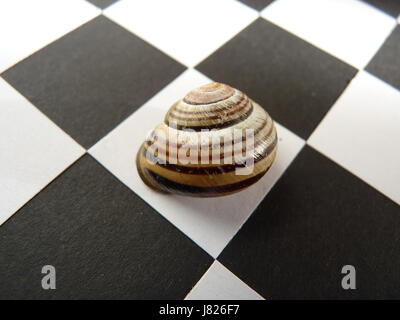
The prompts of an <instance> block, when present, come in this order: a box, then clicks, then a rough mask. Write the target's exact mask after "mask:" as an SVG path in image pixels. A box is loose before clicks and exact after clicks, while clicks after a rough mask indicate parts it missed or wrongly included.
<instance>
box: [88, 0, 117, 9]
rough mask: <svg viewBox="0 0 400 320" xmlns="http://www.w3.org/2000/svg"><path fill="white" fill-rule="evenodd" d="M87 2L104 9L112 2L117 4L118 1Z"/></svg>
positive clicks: (100, 0) (96, 0) (94, 0)
mask: <svg viewBox="0 0 400 320" xmlns="http://www.w3.org/2000/svg"><path fill="white" fill-rule="evenodd" d="M87 1H89V2H91V3H93V4H94V5H95V6H97V7H99V8H100V9H105V8H107V7H108V6H110V5H112V4H113V3H114V2H117V1H118V0H87Z"/></svg>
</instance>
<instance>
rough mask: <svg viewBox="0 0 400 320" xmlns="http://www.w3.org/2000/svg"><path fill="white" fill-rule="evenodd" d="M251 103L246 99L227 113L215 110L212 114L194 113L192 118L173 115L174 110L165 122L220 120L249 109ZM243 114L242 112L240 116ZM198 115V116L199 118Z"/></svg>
mask: <svg viewBox="0 0 400 320" xmlns="http://www.w3.org/2000/svg"><path fill="white" fill-rule="evenodd" d="M251 105H252V104H251V102H250V100H249V99H248V98H247V97H246V98H244V99H243V100H241V102H240V103H239V104H236V105H235V106H236V108H234V107H233V106H232V107H230V108H229V110H230V111H229V112H222V110H216V111H214V112H202V113H196V114H194V117H182V116H179V115H176V114H175V112H174V111H175V110H173V111H172V112H171V113H169V114H168V118H167V121H170V120H169V119H171V118H172V119H176V120H181V121H207V120H218V119H219V120H222V118H225V117H228V116H231V115H235V114H237V113H238V112H242V111H243V110H245V109H246V108H250V107H251ZM243 113H245V112H242V114H243ZM199 115H200V116H199Z"/></svg>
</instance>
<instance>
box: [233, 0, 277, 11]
mask: <svg viewBox="0 0 400 320" xmlns="http://www.w3.org/2000/svg"><path fill="white" fill-rule="evenodd" d="M240 1H241V2H243V3H245V4H247V5H248V6H250V7H252V8H254V9H256V10H258V11H261V10H262V9H264V8H265V7H266V6H267V5H269V4H270V3H272V2H273V1H274V0H240Z"/></svg>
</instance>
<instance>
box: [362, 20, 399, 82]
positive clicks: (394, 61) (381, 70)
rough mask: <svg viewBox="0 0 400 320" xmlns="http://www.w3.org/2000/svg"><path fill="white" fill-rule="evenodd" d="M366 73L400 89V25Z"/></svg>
mask: <svg viewBox="0 0 400 320" xmlns="http://www.w3.org/2000/svg"><path fill="white" fill-rule="evenodd" d="M367 71H369V72H371V73H372V74H374V75H376V76H377V77H378V78H381V79H382V80H384V81H386V82H387V83H390V84H391V85H392V86H394V87H397V88H398V89H400V25H397V27H396V28H395V29H394V31H393V33H392V34H391V35H390V36H389V38H388V39H386V41H385V43H384V44H383V46H382V47H381V49H380V50H379V51H378V53H377V54H376V55H375V57H374V58H373V59H372V60H371V62H370V63H369V65H368V66H367Z"/></svg>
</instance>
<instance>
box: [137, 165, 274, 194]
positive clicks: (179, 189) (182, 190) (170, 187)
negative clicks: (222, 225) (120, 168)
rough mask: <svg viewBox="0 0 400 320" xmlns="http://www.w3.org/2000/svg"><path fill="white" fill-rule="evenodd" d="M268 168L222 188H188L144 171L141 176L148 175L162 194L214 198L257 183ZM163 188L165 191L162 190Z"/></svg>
mask: <svg viewBox="0 0 400 320" xmlns="http://www.w3.org/2000/svg"><path fill="white" fill-rule="evenodd" d="M269 168H270V167H268V168H267V169H266V170H265V171H263V172H261V173H259V174H257V175H255V176H250V177H249V178H248V179H246V180H243V181H240V182H236V183H232V184H226V185H223V186H214V187H212V186H210V187H198V186H190V185H186V184H181V183H178V182H175V181H172V180H169V179H167V178H164V177H162V176H160V175H158V174H157V173H155V172H153V171H151V170H148V169H146V168H145V169H144V172H143V173H142V174H144V175H148V176H149V177H150V179H152V180H153V183H154V184H155V185H160V186H162V187H163V191H164V192H174V193H177V194H182V195H192V196H196V197H214V196H217V195H221V194H229V193H233V192H236V191H239V190H241V189H244V188H246V187H248V186H250V185H252V184H253V183H255V182H257V181H258V180H260V179H261V178H262V177H263V176H264V174H265V173H266V172H267V171H268V170H269ZM164 188H165V189H164Z"/></svg>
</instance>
